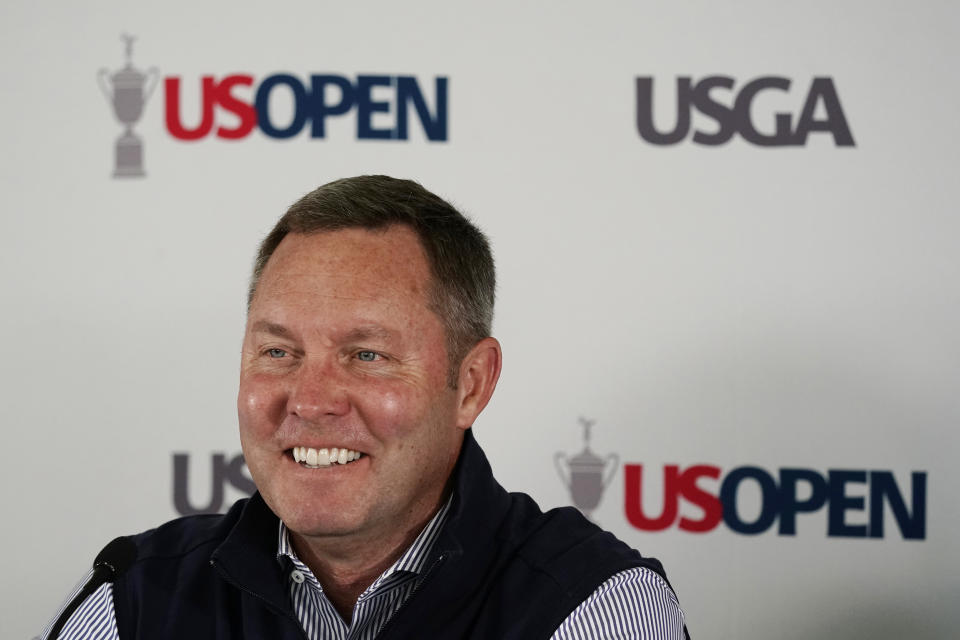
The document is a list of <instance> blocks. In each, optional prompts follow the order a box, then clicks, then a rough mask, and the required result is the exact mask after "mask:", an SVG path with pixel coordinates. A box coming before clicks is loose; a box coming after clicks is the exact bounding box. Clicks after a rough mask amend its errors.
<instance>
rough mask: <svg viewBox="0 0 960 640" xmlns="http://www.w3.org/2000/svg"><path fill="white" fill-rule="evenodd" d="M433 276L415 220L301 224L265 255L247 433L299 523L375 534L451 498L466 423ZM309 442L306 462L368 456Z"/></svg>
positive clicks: (253, 455) (331, 531) (271, 487)
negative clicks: (370, 225) (383, 226)
mask: <svg viewBox="0 0 960 640" xmlns="http://www.w3.org/2000/svg"><path fill="white" fill-rule="evenodd" d="M430 282H431V277H430V271H429V267H428V265H427V261H426V257H425V255H424V252H423V249H422V248H421V245H420V242H419V240H418V239H417V237H416V235H415V234H414V233H413V231H411V230H410V229H408V228H407V227H404V226H394V227H390V228H388V229H387V230H386V231H367V230H363V229H347V230H342V231H333V232H324V233H316V234H309V235H304V234H290V235H288V236H287V237H286V238H284V240H283V242H281V243H280V246H279V247H277V250H276V251H275V252H274V254H273V255H272V256H271V258H270V260H269V262H268V263H267V266H266V268H265V269H264V271H263V274H262V276H261V278H260V281H259V284H258V285H257V289H256V293H255V295H254V297H253V300H252V302H251V306H250V312H249V315H248V318H247V328H246V333H245V336H244V341H243V355H242V364H241V372H240V393H239V397H238V400H237V405H238V411H239V416H240V440H241V442H242V444H243V453H244V456H245V458H246V462H247V465H248V467H249V469H250V472H251V474H252V475H253V479H254V481H255V482H256V484H257V487H258V488H259V490H260V492H261V494H262V495H263V497H264V499H265V500H266V502H267V504H268V505H270V508H271V509H272V510H273V511H274V513H276V514H277V515H278V516H280V518H281V519H282V520H283V521H284V522H285V523H286V524H287V526H288V527H290V528H291V529H292V530H293V531H295V532H297V533H299V534H302V535H308V536H343V535H354V536H358V538H357V539H363V538H370V539H374V540H376V539H377V537H378V535H379V534H380V533H381V532H383V531H388V530H392V531H396V530H397V529H400V528H403V527H405V526H410V527H412V526H415V525H416V524H417V523H422V520H423V519H425V518H426V517H429V515H430V512H431V511H432V510H433V509H434V508H435V507H436V505H437V503H438V501H439V500H440V497H441V494H442V491H443V488H444V484H445V482H446V480H447V478H448V476H449V474H450V471H451V470H452V468H453V466H454V463H455V462H456V458H457V455H458V453H459V450H460V445H461V443H462V438H463V430H462V428H460V427H465V426H469V425H458V424H457V420H458V418H457V412H456V405H457V392H456V391H455V390H453V389H451V388H450V387H449V386H448V385H447V371H448V366H449V363H448V360H447V352H446V346H445V345H446V342H445V333H444V326H443V324H442V322H441V320H440V318H439V317H438V316H437V315H436V314H435V313H434V312H433V311H431V310H430V309H429V308H428V307H427V295H428V288H429V286H430ZM298 447H304V448H305V449H306V450H307V452H308V455H310V456H311V457H310V459H309V460H308V463H309V462H313V458H312V454H310V453H309V450H310V449H314V450H316V451H318V452H320V451H321V450H323V449H327V450H328V451H329V450H330V449H332V448H333V447H336V448H337V449H344V448H345V449H347V450H349V451H356V452H359V453H360V454H362V455H361V456H360V457H359V458H358V459H357V460H355V461H352V462H346V464H339V463H334V464H331V465H330V466H318V467H317V468H310V467H309V466H307V465H305V464H303V463H300V462H297V461H296V460H295V459H294V453H295V452H294V448H298ZM300 452H301V451H297V452H296V453H297V454H299V453H300ZM319 458H320V459H319V460H317V462H316V463H314V464H315V465H319V464H320V463H322V462H323V459H322V458H323V455H322V453H320V454H319Z"/></svg>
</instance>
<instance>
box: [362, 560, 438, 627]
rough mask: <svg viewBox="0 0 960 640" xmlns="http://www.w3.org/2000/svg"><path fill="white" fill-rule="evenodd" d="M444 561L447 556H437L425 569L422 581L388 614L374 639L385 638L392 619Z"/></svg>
mask: <svg viewBox="0 0 960 640" xmlns="http://www.w3.org/2000/svg"><path fill="white" fill-rule="evenodd" d="M446 559H447V556H445V555H443V554H442V553H441V554H440V555H439V556H437V559H436V560H434V561H433V564H432V565H430V568H429V569H427V571H426V573H424V574H423V579H422V580H420V582H418V583H417V585H416V586H415V587H414V588H413V591H411V592H410V595H409V597H407V599H406V600H405V601H404V602H403V603H402V604H401V605H400V606H399V607H398V608H397V610H396V611H394V612H393V613H391V614H390V617H389V618H387V620H386V622H384V623H383V626H381V627H380V630H379V631H377V635H375V636H374V638H383V637H386V636H385V634H386V632H387V631H389V630H390V624H391V623H392V622H393V620H394V618H396V617H397V613H399V612H400V611H401V610H402V609H403V608H404V607H405V606H407V604H409V602H410V601H411V600H413V598H414V596H416V595H417V592H418V591H420V588H421V587H422V586H423V584H424V583H425V582H426V581H427V579H428V578H430V575H431V574H432V573H433V570H434V569H436V568H437V566H438V565H439V564H440V563H441V562H443V561H444V560H446Z"/></svg>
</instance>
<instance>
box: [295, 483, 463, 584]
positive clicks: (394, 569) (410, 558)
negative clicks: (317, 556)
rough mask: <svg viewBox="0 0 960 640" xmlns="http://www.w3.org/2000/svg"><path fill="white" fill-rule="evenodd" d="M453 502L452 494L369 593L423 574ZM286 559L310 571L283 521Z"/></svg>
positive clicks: (314, 579)
mask: <svg viewBox="0 0 960 640" xmlns="http://www.w3.org/2000/svg"><path fill="white" fill-rule="evenodd" d="M452 500H453V494H452V493H451V495H450V497H449V498H447V501H446V502H444V503H443V506H441V507H440V510H439V511H437V513H436V514H434V516H433V517H432V518H431V519H430V522H428V523H427V525H426V526H425V527H424V528H423V531H421V532H420V534H419V535H418V536H417V537H416V539H415V540H414V541H413V543H412V544H411V545H410V546H409V547H408V548H407V550H406V551H404V552H403V555H401V556H400V557H399V558H398V559H397V561H396V562H394V563H393V564H392V565H390V567H389V568H388V569H387V570H386V571H384V572H383V573H382V574H381V575H380V577H379V578H377V579H376V580H375V581H374V583H373V584H372V585H370V588H369V589H367V591H372V590H374V589H376V588H377V587H378V586H380V585H381V584H383V583H384V582H385V581H386V580H387V579H388V578H390V576H392V575H394V574H397V573H406V574H413V575H419V574H421V573H422V572H423V569H424V565H425V564H426V562H427V559H428V558H429V557H430V552H431V551H433V547H434V545H435V544H436V542H437V537H438V536H439V535H440V531H441V530H442V529H443V525H444V523H445V522H446V521H447V513H448V512H449V510H450V503H451V502H452ZM284 558H289V559H290V560H291V561H292V562H293V563H294V565H296V566H297V567H298V568H300V570H301V571H302V570H304V569H307V571H309V569H308V568H307V567H306V565H305V564H304V563H303V561H301V560H300V558H299V557H298V556H297V552H296V551H295V550H294V548H293V544H292V543H291V542H290V530H289V529H287V526H286V525H285V524H283V520H281V521H280V527H279V532H278V541H277V561H278V562H280V563H281V565H282V564H283V562H284ZM310 577H311V578H312V579H313V580H311V581H312V582H315V583H316V584H317V586H319V583H317V581H316V577H315V576H313V574H312V572H311V573H310Z"/></svg>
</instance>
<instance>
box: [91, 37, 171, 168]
mask: <svg viewBox="0 0 960 640" xmlns="http://www.w3.org/2000/svg"><path fill="white" fill-rule="evenodd" d="M121 38H122V39H123V41H124V43H125V44H126V54H127V64H126V66H124V67H123V68H122V69H120V70H118V71H117V72H116V73H113V74H111V73H110V70H109V69H100V72H99V73H98V74H97V81H98V82H99V83H100V89H101V90H102V91H103V94H104V95H105V96H107V100H109V101H110V104H111V105H113V112H114V113H115V114H116V116H117V120H119V121H120V123H121V124H123V125H124V126H125V127H126V129H125V130H124V132H123V134H122V135H121V136H120V137H119V138H117V147H116V162H115V164H114V170H113V177H115V178H125V177H136V176H144V175H146V174H145V173H144V171H143V142H142V141H141V140H140V138H139V137H137V136H136V135H135V134H134V133H133V125H134V123H136V122H137V121H138V120H139V119H140V116H141V115H142V114H143V105H144V104H145V103H146V101H147V98H149V97H150V94H151V93H153V90H154V89H155V88H156V86H157V80H158V79H159V78H160V72H159V70H158V69H157V68H156V67H150V69H148V70H147V71H146V73H144V72H143V71H140V70H138V69H135V68H134V66H133V60H132V57H133V41H134V40H136V38H135V37H134V36H130V35H127V34H123V35H122V36H121Z"/></svg>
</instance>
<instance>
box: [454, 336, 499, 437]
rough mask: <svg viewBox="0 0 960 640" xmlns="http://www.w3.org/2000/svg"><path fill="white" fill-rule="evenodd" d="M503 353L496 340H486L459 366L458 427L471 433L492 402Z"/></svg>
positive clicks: (478, 344)
mask: <svg viewBox="0 0 960 640" xmlns="http://www.w3.org/2000/svg"><path fill="white" fill-rule="evenodd" d="M502 360H503V353H502V352H501V351H500V343H499V342H497V339H496V338H484V339H483V340H481V341H480V342H478V343H477V344H475V345H474V346H473V348H472V349H470V351H469V353H467V355H466V356H465V357H464V359H463V362H461V363H460V374H459V376H458V378H457V426H458V427H460V428H461V429H469V428H470V427H471V426H473V421H474V420H476V419H477V416H478V415H480V412H481V411H483V408H484V407H486V406H487V403H488V402H489V401H490V396H492V395H493V390H494V389H495V388H496V386H497V380H499V379H500V365H501V363H502Z"/></svg>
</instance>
